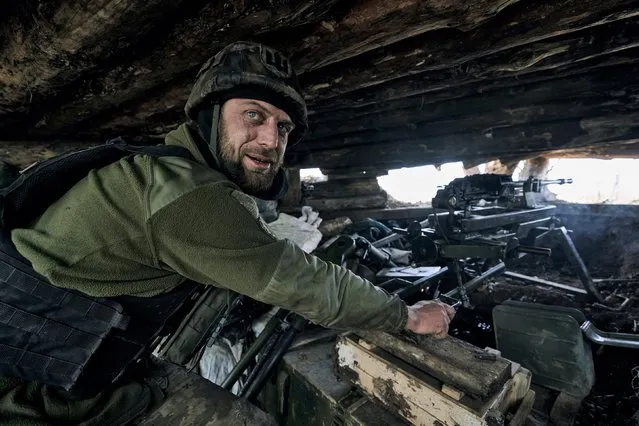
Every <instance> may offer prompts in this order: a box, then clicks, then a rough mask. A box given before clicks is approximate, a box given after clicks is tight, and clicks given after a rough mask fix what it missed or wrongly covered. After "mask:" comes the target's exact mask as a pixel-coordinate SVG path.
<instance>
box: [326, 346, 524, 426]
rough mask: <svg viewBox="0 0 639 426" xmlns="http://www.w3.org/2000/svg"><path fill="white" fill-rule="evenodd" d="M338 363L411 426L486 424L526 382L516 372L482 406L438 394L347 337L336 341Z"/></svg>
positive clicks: (433, 385)
mask: <svg viewBox="0 0 639 426" xmlns="http://www.w3.org/2000/svg"><path fill="white" fill-rule="evenodd" d="M337 363H338V368H339V370H340V371H341V372H342V374H343V376H344V377H346V378H348V379H349V380H350V381H352V382H354V383H355V384H357V385H358V386H360V387H361V389H362V390H363V391H364V392H366V393H367V394H369V395H371V396H374V397H376V398H377V399H379V400H380V401H382V402H383V403H384V404H385V405H387V406H388V407H390V408H391V409H392V410H396V411H397V412H398V414H399V415H401V416H402V417H403V418H404V419H406V420H407V421H409V422H410V423H411V424H419V425H426V424H428V425H430V424H444V425H451V426H452V425H464V426H466V425H468V426H474V425H488V424H489V423H488V421H489V417H491V416H494V415H496V414H497V413H500V414H503V413H505V411H501V412H498V411H497V410H499V409H503V410H505V409H509V408H510V407H511V406H512V405H513V404H516V403H517V401H515V400H508V398H509V397H510V396H512V395H514V392H513V391H512V388H513V387H514V386H515V384H516V383H517V382H521V383H523V382H525V381H526V380H525V379H519V377H518V376H519V375H520V374H524V375H525V372H522V373H520V372H518V373H517V374H516V375H515V377H513V379H512V380H509V381H507V382H506V383H505V384H504V385H503V387H502V388H501V389H500V390H499V391H498V392H497V393H496V394H495V395H494V396H493V397H492V398H490V399H488V400H487V401H486V402H485V403H482V404H477V403H476V402H475V403H474V402H473V401H472V400H469V399H468V398H462V400H460V401H457V400H455V399H453V398H451V397H449V396H447V395H445V394H444V393H442V392H440V391H439V388H438V386H439V385H438V383H437V382H436V381H433V379H432V378H429V377H428V376H426V375H425V374H424V373H423V372H420V371H419V370H416V369H413V368H411V366H409V365H407V364H404V363H403V362H402V361H401V360H399V359H397V358H394V357H393V356H391V355H389V354H385V352H384V351H383V350H381V349H379V348H378V349H375V350H374V351H369V350H366V349H365V348H364V347H362V346H361V345H360V344H358V343H356V342H355V341H354V340H353V339H352V338H349V337H348V336H346V337H340V339H339V340H338V343H337ZM529 375H530V374H529V373H528V376H529ZM528 383H530V382H529V381H528ZM524 393H525V392H524ZM521 397H523V394H522V396H521ZM520 399H521V398H520ZM504 407H505V408H504ZM436 422H440V423H436Z"/></svg>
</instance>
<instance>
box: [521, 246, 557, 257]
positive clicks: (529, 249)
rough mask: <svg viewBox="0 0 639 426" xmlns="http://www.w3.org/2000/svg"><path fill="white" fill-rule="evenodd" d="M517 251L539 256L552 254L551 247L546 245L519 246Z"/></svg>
mask: <svg viewBox="0 0 639 426" xmlns="http://www.w3.org/2000/svg"><path fill="white" fill-rule="evenodd" d="M517 251H518V252H519V253H526V254H536V255H540V256H548V257H550V256H552V249H549V248H546V247H535V246H519V247H517Z"/></svg>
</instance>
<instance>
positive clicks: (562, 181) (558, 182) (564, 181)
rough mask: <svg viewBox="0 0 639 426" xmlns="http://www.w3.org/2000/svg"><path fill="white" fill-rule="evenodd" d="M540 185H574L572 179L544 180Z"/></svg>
mask: <svg viewBox="0 0 639 426" xmlns="http://www.w3.org/2000/svg"><path fill="white" fill-rule="evenodd" d="M539 183H541V184H542V185H565V184H567V183H572V179H554V180H542V181H540V182H539Z"/></svg>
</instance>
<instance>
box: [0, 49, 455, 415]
mask: <svg viewBox="0 0 639 426" xmlns="http://www.w3.org/2000/svg"><path fill="white" fill-rule="evenodd" d="M185 112H186V115H187V117H188V120H187V122H186V123H184V124H182V125H181V126H179V127H178V128H177V129H176V130H174V131H172V132H170V133H169V134H168V135H167V136H166V138H165V144H166V145H168V146H171V147H173V146H178V147H182V151H183V152H187V153H188V154H187V155H179V156H178V155H149V154H145V153H144V152H141V153H138V154H135V155H133V154H132V155H126V156H123V157H122V158H121V159H119V160H117V159H116V160H115V161H114V162H112V163H111V164H109V165H106V166H105V167H101V168H98V169H95V170H92V171H90V172H89V173H88V175H87V176H86V177H82V178H81V179H79V181H78V182H77V183H74V184H73V185H72V186H70V189H69V190H68V191H66V193H64V194H63V195H62V196H61V197H60V198H59V199H57V200H55V201H54V200H52V203H51V204H50V205H48V206H46V208H45V209H44V210H43V211H44V212H43V213H42V214H41V215H39V216H38V217H37V218H36V219H35V220H33V221H31V222H29V223H28V224H23V225H20V226H14V227H13V229H10V230H11V234H10V235H11V242H12V243H13V244H14V245H15V248H17V251H18V252H19V255H21V256H24V258H26V259H27V260H28V262H29V263H30V264H31V265H32V267H33V269H34V270H35V271H36V272H37V273H38V274H40V276H41V277H43V278H42V279H43V280H44V279H46V280H48V282H50V283H52V284H53V285H54V286H56V287H60V288H64V289H70V290H76V291H78V292H81V294H83V295H87V296H90V297H93V298H98V299H96V300H107V301H109V300H110V301H116V302H117V303H118V304H120V305H121V306H124V314H127V315H129V316H130V317H131V324H130V325H129V326H128V330H129V332H130V333H132V335H133V337H127V338H126V339H124V338H123V339H121V340H120V342H127V343H129V342H133V341H139V342H142V343H143V344H142V346H144V347H145V348H148V347H149V346H150V345H149V344H148V342H147V340H150V339H151V338H152V337H154V336H157V334H154V333H150V332H149V333H147V332H146V329H145V327H151V325H150V324H156V323H157V324H160V323H162V324H164V323H163V321H166V318H157V317H160V316H161V317H166V316H168V315H166V314H164V312H165V310H163V309H164V307H166V306H169V305H171V303H172V302H173V301H174V300H177V299H180V300H187V299H189V297H184V294H185V290H184V288H185V287H184V286H185V285H186V284H185V282H186V281H188V282H195V283H200V284H203V285H204V287H206V288H220V289H229V290H232V291H233V292H237V293H240V294H243V295H246V296H249V297H250V298H253V299H255V300H258V301H260V302H264V303H266V304H269V305H275V306H279V307H282V308H285V309H288V310H291V311H293V312H296V313H298V314H300V315H302V316H304V317H305V318H307V319H309V320H310V321H312V322H313V323H316V324H321V325H323V326H326V327H335V328H340V329H377V330H385V331H389V332H399V331H401V330H404V329H408V330H411V331H413V332H416V333H421V334H433V335H436V336H439V337H443V336H445V335H446V334H447V331H448V324H449V321H450V319H451V318H452V316H453V315H454V311H453V310H452V308H450V307H449V306H448V305H444V304H439V303H434V302H431V303H426V302H421V303H419V304H417V305H414V306H408V307H407V306H406V304H405V303H404V302H403V301H401V300H400V299H398V298H397V297H395V296H390V295H389V294H387V293H386V292H384V291H383V290H381V289H379V288H376V287H375V286H373V285H371V284H370V283H369V282H367V281H365V280H364V279H362V278H360V277H358V276H356V275H355V274H353V273H351V272H350V271H348V270H346V269H343V268H341V267H339V266H337V265H333V264H330V263H326V262H323V261H322V260H320V259H318V258H317V257H315V256H312V255H308V254H306V253H304V252H303V251H302V250H300V249H299V248H297V247H296V246H295V245H294V244H292V243H291V242H288V241H286V240H278V239H276V238H275V237H274V236H273V235H272V234H271V233H270V232H269V230H268V228H267V226H266V225H265V224H264V222H263V221H262V219H261V218H260V217H259V214H258V209H257V207H256V204H255V202H254V200H253V198H251V197H250V196H255V197H258V198H261V199H267V200H273V199H278V198H280V197H281V196H283V195H284V193H285V192H286V189H287V183H286V182H287V181H286V177H285V173H284V170H283V169H282V168H281V166H282V162H283V157H284V152H285V150H286V147H287V146H289V145H292V144H295V143H297V142H299V140H300V139H301V137H302V135H303V134H304V132H305V130H306V129H307V111H306V106H305V103H304V100H303V98H302V95H301V92H300V89H299V86H298V83H297V77H296V75H295V73H294V71H293V69H292V66H291V64H290V62H289V60H288V59H287V58H286V57H285V56H284V55H282V54H281V53H280V52H277V51H275V50H273V49H270V48H268V47H266V46H263V45H259V44H255V43H245V42H238V43H234V44H231V45H229V46H227V47H226V48H225V49H223V50H222V51H221V52H219V53H218V54H217V55H216V56H215V57H213V58H211V59H210V60H209V61H208V62H207V63H206V64H205V65H204V66H203V68H202V69H201V71H200V72H199V74H198V76H197V80H196V82H195V85H194V87H193V90H192V92H191V95H190V97H189V99H188V101H187V103H186V107H185ZM176 152H177V151H176ZM185 157H190V158H185ZM344 161H345V164H346V163H347V162H348V159H344ZM249 195H250V196H249ZM6 210H7V208H5V216H6V215H7V214H8V213H7V211H6ZM8 223H9V222H8V219H7V218H6V217H5V222H4V227H5V230H6V229H7V228H11V226H9V225H8ZM19 255H18V254H15V255H14V258H17V256H19ZM7 280H8V281H9V279H7ZM180 292H181V293H180ZM186 293H188V295H191V294H192V293H190V292H189V291H187V292H186ZM65 300H66V299H65ZM91 300H93V299H91ZM150 301H153V303H150ZM156 301H157V302H156ZM105 303H107V302H105ZM91 306H93V305H91ZM105 306H110V305H108V303H107V304H106V305H105ZM175 308H176V307H175V306H173V305H171V307H170V309H169V308H167V309H168V310H166V312H169V311H171V312H175V311H178V309H175ZM160 312H162V314H160ZM154 314H155V316H154ZM38 315H40V314H38ZM114 315H116V314H114ZM182 315H183V314H182ZM116 316H117V315H116ZM154 321H155V323H154ZM134 324H137V326H133V325H134ZM157 324H156V325H157ZM18 327H21V326H20V325H18ZM136 327H137V328H136ZM22 328H24V329H27V327H22ZM54 330H55V331H57V329H54ZM31 332H32V333H35V332H33V330H31ZM135 332H137V333H138V334H135ZM116 334H117V333H116ZM136 339H137V340H136ZM145 339H146V340H145ZM1 342H2V341H1V340H0V343H1ZM182 346H183V345H182ZM182 346H180V347H182ZM91 351H93V349H91ZM91 351H89V352H91ZM100 351H102V352H100ZM121 351H123V349H121V348H120V347H118V346H117V345H116V344H115V343H112V342H111V343H110V341H109V339H107V338H105V340H104V342H103V343H102V344H101V346H100V347H99V349H97V351H96V355H95V356H96V357H98V359H100V360H101V361H100V362H97V361H95V360H94V361H93V364H91V365H93V366H94V367H92V368H89V367H87V368H85V369H84V370H83V371H82V375H84V376H87V377H85V379H84V383H89V384H94V387H95V384H96V383H101V382H100V380H99V379H98V376H97V375H98V374H100V373H102V371H100V370H109V371H111V370H112V369H113V368H116V367H113V366H111V364H110V363H114V365H117V370H118V371H117V373H118V374H117V379H116V380H113V382H112V383H111V384H109V385H108V386H107V385H104V386H102V385H100V386H102V388H100V389H97V390H94V392H93V393H85V394H83V395H81V396H78V394H73V393H69V392H65V391H63V390H60V389H56V388H55V387H52V386H47V385H46V384H44V383H42V382H38V381H34V380H30V381H25V380H19V379H16V378H10V379H9V378H7V379H2V380H0V422H1V423H2V424H7V423H11V422H12V421H13V422H15V423H21V424H24V422H27V423H30V424H83V425H89V424H109V425H111V426H114V425H120V424H122V425H123V424H129V423H131V422H132V421H134V419H136V418H138V417H139V416H140V415H141V414H143V413H145V412H147V411H148V410H149V409H150V408H155V407H156V403H157V402H158V401H160V400H162V398H164V397H166V398H167V400H168V399H170V398H171V394H172V390H174V389H175V388H176V386H177V385H175V383H180V386H182V389H184V388H185V386H184V383H185V382H189V380H191V379H189V378H188V377H187V376H186V375H185V373H184V372H183V371H180V370H179V369H176V368H174V367H171V366H166V365H165V366H163V367H161V368H158V369H156V370H155V371H154V372H151V373H149V374H147V376H146V377H145V376H144V374H142V375H140V374H133V373H130V371H131V368H128V369H125V368H124V367H125V366H124V365H119V364H117V363H116V360H114V358H118V356H117V355H119V354H121ZM51 353H52V351H49V352H47V354H46V355H47V357H48V358H46V359H47V360H48V361H47V363H49V362H50V361H51V360H52V359H53V355H51ZM100 353H102V356H101V358H100V356H99V354H100ZM104 353H107V354H108V355H106V356H105V355H104ZM122 353H123V352H122ZM140 358H144V356H138V357H137V359H138V360H139V359H140ZM51 362H52V361H51ZM24 364H25V365H26V367H25V368H23V369H22V370H21V374H20V375H19V377H21V378H23V379H25V378H26V379H33V377H39V376H34V375H29V374H26V373H24V371H27V370H29V369H30V368H42V370H43V371H46V368H44V367H41V366H35V365H34V363H32V364H28V363H26V362H24ZM96 364H100V366H101V367H102V368H95V365H96ZM123 364H126V365H128V366H129V367H130V364H131V363H130V362H129V363H124V362H123ZM137 364H138V365H139V364H140V362H138V363H137ZM120 370H122V371H120ZM0 371H1V370H0ZM11 371H13V370H11ZM158 371H160V372H161V373H160V374H158ZM149 376H152V377H158V376H161V377H163V378H164V379H167V378H168V381H167V380H164V381H162V380H153V379H150V378H149ZM43 377H44V376H43ZM81 377H82V376H81ZM47 378H50V375H49V376H47ZM51 380H53V379H51ZM45 383H46V382H45ZM167 383H168V385H167ZM207 383H208V382H207ZM67 384H68V383H67ZM191 384H192V383H191ZM209 384H210V383H209ZM190 389H191V393H190V394H189V397H188V398H183V399H182V400H181V401H182V402H184V404H191V406H190V408H193V407H195V406H197V407H196V408H193V409H189V411H190V412H191V413H193V410H196V411H197V410H198V409H200V410H202V413H204V415H205V416H206V418H207V419H208V420H207V421H209V422H210V424H214V423H216V422H218V423H219V424H235V423H238V424H244V423H246V424H260V423H261V422H265V421H266V420H264V416H263V413H262V412H258V410H256V409H252V408H251V407H252V406H249V405H248V404H247V403H246V402H245V401H243V400H238V399H237V398H234V397H233V396H232V395H231V394H229V393H227V392H225V391H223V390H222V389H221V388H218V387H216V386H215V385H213V384H210V386H209V387H205V386H202V385H201V384H197V385H192V386H191V388H190ZM87 395H89V396H87ZM179 406H180V404H175V403H174V404H173V408H175V407H179ZM198 407H199V408H198ZM240 412H242V413H244V414H242V413H240ZM260 419H261V420H260ZM194 424H199V423H196V422H195V423H194ZM201 424H206V423H201Z"/></svg>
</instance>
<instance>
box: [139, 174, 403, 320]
mask: <svg viewBox="0 0 639 426" xmlns="http://www.w3.org/2000/svg"><path fill="white" fill-rule="evenodd" d="M147 225H148V229H149V231H148V232H149V239H150V244H151V245H152V250H153V251H154V253H155V256H156V258H157V262H158V266H159V267H163V268H166V269H170V270H174V271H175V272H177V273H179V274H181V275H183V276H185V277H187V278H189V279H191V280H194V281H197V282H201V283H204V284H211V285H216V286H220V287H226V288H229V289H231V290H233V291H236V292H238V293H241V294H244V295H247V296H249V297H251V298H254V299H256V300H259V301H262V302H264V303H267V304H272V305H276V306H280V307H282V308H285V309H289V310H291V311H294V312H297V313H298V314H300V315H302V316H304V317H305V318H307V319H309V320H310V321H312V322H314V323H317V324H321V325H323V326H326V327H332V328H343V329H358V328H359V329H379V330H386V331H393V332H394V331H399V330H402V329H403V328H404V326H405V324H406V319H407V308H406V305H405V304H404V302H403V301H402V300H400V299H398V298H397V297H396V296H392V297H391V296H390V295H389V294H388V293H386V292H385V291H383V290H382V289H379V288H377V287H375V286H373V285H372V284H371V283H369V282H368V281H366V280H364V279H362V278H360V277H359V276H357V275H355V274H353V273H352V272H350V271H348V270H346V269H344V268H342V267H339V266H337V265H334V264H332V263H327V262H324V261H322V260H321V259H319V258H317V257H316V256H313V255H309V254H306V253H304V252H303V251H302V250H301V249H299V248H298V247H297V246H295V245H294V244H293V243H291V242H289V241H287V240H278V239H277V238H276V237H275V236H274V235H273V234H272V233H270V231H269V230H268V228H267V226H266V224H265V223H264V222H263V221H262V220H261V219H260V218H259V215H258V210H257V206H256V205H255V203H254V202H253V200H252V199H251V198H250V197H248V196H247V195H246V194H244V193H242V192H240V191H239V190H237V189H236V188H235V187H234V186H233V185H232V184H231V183H230V182H216V183H211V184H207V185H204V186H201V187H199V188H197V189H194V190H192V191H190V192H188V193H187V194H184V195H182V196H180V197H179V198H178V199H177V200H175V201H173V202H171V203H169V204H167V205H166V206H164V207H163V208H162V209H161V210H159V211H157V212H155V213H154V214H153V215H152V216H151V217H150V218H149V220H148V224H147Z"/></svg>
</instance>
